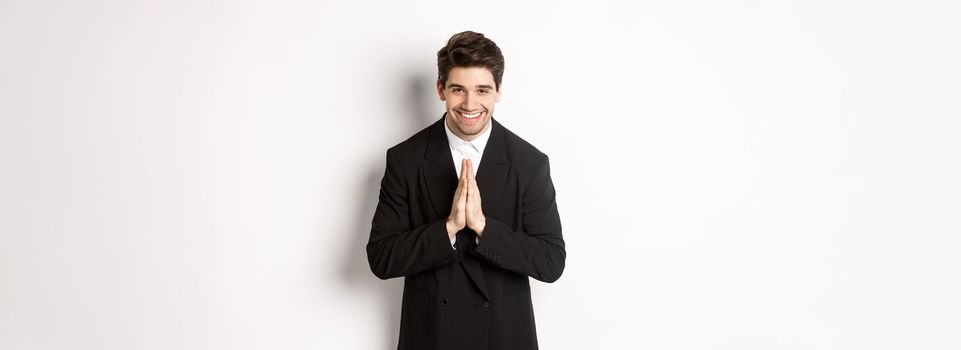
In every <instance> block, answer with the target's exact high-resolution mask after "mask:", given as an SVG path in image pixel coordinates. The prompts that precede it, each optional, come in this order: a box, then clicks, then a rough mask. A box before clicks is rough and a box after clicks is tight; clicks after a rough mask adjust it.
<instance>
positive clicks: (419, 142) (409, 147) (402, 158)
mask: <svg viewBox="0 0 961 350" xmlns="http://www.w3.org/2000/svg"><path fill="white" fill-rule="evenodd" d="M432 127H433V125H430V126H427V127H426V128H424V129H422V130H420V131H418V132H417V133H415V134H414V135H411V136H410V137H408V138H407V139H406V140H404V141H401V142H400V143H398V144H396V145H393V146H391V147H390V148H388V149H387V157H388V158H391V157H393V158H394V159H395V160H397V161H398V162H400V164H416V162H417V161H418V160H419V159H420V158H421V157H422V156H423V155H424V153H425V152H426V151H427V140H428V139H429V138H430V137H429V136H430V131H431V128H432Z"/></svg>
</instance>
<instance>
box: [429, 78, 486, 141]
mask: <svg viewBox="0 0 961 350" xmlns="http://www.w3.org/2000/svg"><path fill="white" fill-rule="evenodd" d="M437 93H438V94H439V95H440V100H441V101H445V102H446V103H447V120H446V123H447V125H448V126H450V129H451V131H453V132H454V135H457V136H458V137H460V138H461V139H463V140H465V141H471V140H473V139H475V138H477V135H478V134H480V133H481V131H484V129H485V128H487V124H489V123H490V120H491V116H492V115H493V114H494V104H495V103H497V102H499V101H500V100H501V93H500V91H499V90H497V89H495V84H494V75H493V74H491V72H490V71H489V70H487V68H483V67H470V68H467V67H454V68H453V69H451V70H450V74H448V75H447V86H441V83H440V80H438V81H437Z"/></svg>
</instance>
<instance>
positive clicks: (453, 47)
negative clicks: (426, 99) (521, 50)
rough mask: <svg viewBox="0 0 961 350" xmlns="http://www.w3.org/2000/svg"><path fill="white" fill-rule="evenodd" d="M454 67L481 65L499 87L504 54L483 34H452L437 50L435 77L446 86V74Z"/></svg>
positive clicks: (470, 32) (502, 74)
mask: <svg viewBox="0 0 961 350" xmlns="http://www.w3.org/2000/svg"><path fill="white" fill-rule="evenodd" d="M454 67H483V68H487V70H489V71H490V72H491V74H493V75H494V84H495V85H496V86H495V88H496V89H497V90H498V91H499V90H500V88H501V78H502V77H503V76H504V55H502V54H501V49H500V48H499V47H497V44H495V43H494V42H493V41H491V39H488V38H486V37H484V34H481V33H475V32H472V31H469V30H468V31H465V32H460V33H457V34H454V36H452V37H450V40H447V45H446V46H444V47H443V48H441V49H440V51H437V79H439V80H440V83H441V85H442V86H443V87H447V76H448V74H450V70H451V69H453V68H454Z"/></svg>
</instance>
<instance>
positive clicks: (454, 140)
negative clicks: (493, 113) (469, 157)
mask: <svg viewBox="0 0 961 350" xmlns="http://www.w3.org/2000/svg"><path fill="white" fill-rule="evenodd" d="M493 128H494V120H493V119H491V120H490V121H488V122H487V126H486V127H485V128H484V131H481V133H480V135H477V137H476V138H475V139H474V140H473V141H464V140H462V139H461V138H460V137H458V136H457V135H454V132H453V131H450V126H449V125H447V117H446V116H445V117H444V131H446V132H447V144H448V145H450V147H451V148H456V147H458V146H469V145H473V146H474V147H476V148H477V151H478V152H480V154H481V155H484V148H486V147H487V140H488V139H490V137H491V129H493Z"/></svg>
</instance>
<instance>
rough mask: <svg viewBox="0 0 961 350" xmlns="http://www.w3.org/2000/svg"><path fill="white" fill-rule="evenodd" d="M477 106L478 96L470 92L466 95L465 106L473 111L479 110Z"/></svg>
mask: <svg viewBox="0 0 961 350" xmlns="http://www.w3.org/2000/svg"><path fill="white" fill-rule="evenodd" d="M475 107H477V96H475V95H474V94H471V93H470V92H468V93H467V94H465V97H464V108H465V109H467V110H468V111H471V112H473V111H476V110H477V109H476V108H475Z"/></svg>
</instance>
